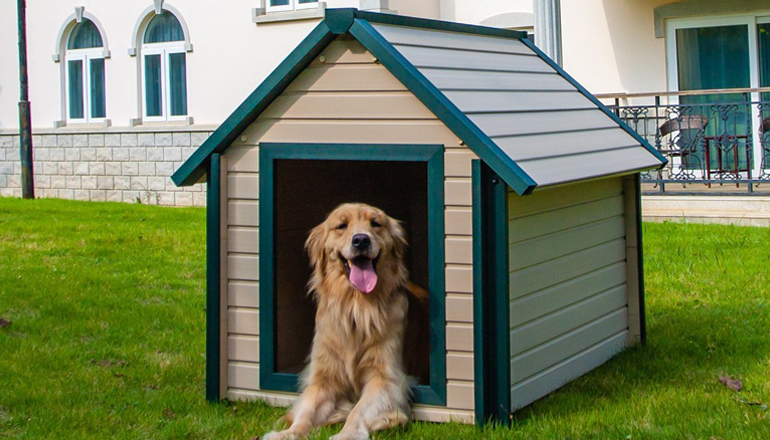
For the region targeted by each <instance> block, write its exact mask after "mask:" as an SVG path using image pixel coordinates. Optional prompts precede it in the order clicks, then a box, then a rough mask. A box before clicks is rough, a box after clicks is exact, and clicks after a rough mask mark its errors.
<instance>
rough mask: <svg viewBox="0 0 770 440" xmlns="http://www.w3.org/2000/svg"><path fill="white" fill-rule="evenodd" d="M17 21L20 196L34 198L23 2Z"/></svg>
mask: <svg viewBox="0 0 770 440" xmlns="http://www.w3.org/2000/svg"><path fill="white" fill-rule="evenodd" d="M17 8H18V9H17V14H18V21H19V89H20V97H19V141H20V142H19V153H20V154H21V196H22V197H23V198H25V199H34V198H35V184H34V178H33V172H32V121H31V118H30V113H29V91H28V89H29V84H28V83H27V19H26V5H25V0H18V3H17Z"/></svg>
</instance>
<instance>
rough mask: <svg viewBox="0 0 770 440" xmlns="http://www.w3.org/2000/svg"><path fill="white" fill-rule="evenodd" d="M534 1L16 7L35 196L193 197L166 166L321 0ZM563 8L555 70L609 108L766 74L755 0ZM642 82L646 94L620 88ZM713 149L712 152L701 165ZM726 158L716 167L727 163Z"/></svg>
mask: <svg viewBox="0 0 770 440" xmlns="http://www.w3.org/2000/svg"><path fill="white" fill-rule="evenodd" d="M532 1H533V0H508V1H503V0H473V1H471V0H421V1H409V0H390V1H388V0H328V1H326V2H312V1H308V0H229V1H227V2H200V1H193V0H174V1H173V2H166V1H163V0H155V1H150V0H127V1H123V2H100V1H96V0H77V1H76V0H60V1H56V2H39V1H31V2H28V5H27V38H28V63H29V85H30V101H31V103H32V104H31V106H32V127H33V133H34V135H35V136H34V152H35V185H36V187H37V194H38V196H42V197H61V198H75V199H82V200H115V201H126V202H132V201H137V200H141V201H142V202H144V203H158V204H165V205H193V204H195V205H201V204H203V203H204V201H205V197H204V196H203V194H202V192H201V188H200V187H193V188H188V189H185V190H184V191H183V190H181V189H178V188H176V187H175V186H174V185H173V184H172V183H171V181H170V180H169V179H168V176H170V175H171V173H172V172H173V171H174V169H175V168H176V167H177V166H179V165H180V164H181V163H182V162H183V160H184V159H185V158H186V156H187V155H189V154H190V153H191V152H192V151H193V150H194V148H195V147H197V146H198V145H200V143H201V142H202V141H203V140H204V139H205V138H206V136H207V135H208V134H209V133H210V132H211V131H213V129H214V128H215V127H216V126H217V125H218V124H219V123H221V122H222V121H223V119H224V118H225V117H226V116H227V115H228V114H229V113H230V112H231V111H232V110H233V109H234V108H235V107H236V106H237V105H238V104H239V103H240V101H241V99H242V97H243V96H246V95H248V93H249V92H251V91H252V90H253V89H254V88H255V87H256V86H257V85H258V84H260V82H261V81H262V80H263V79H264V78H265V77H266V75H267V74H268V73H269V72H271V71H272V69H273V68H275V66H277V65H278V63H279V62H280V61H281V60H282V59H283V58H284V57H285V56H286V55H287V54H288V52H289V50H290V49H291V48H293V47H295V46H296V45H297V43H298V42H299V41H300V40H301V39H302V38H303V36H304V35H306V34H307V33H308V32H309V30H310V29H311V28H312V27H313V26H315V25H316V23H317V22H318V21H319V20H320V18H321V17H322V16H323V14H324V10H325V8H338V7H356V8H360V9H370V10H376V11H386V12H388V11H389V12H392V13H398V14H402V15H410V16H417V17H426V18H434V19H441V20H448V21H458V22H464V23H471V24H484V25H488V26H498V27H506V28H514V29H520V30H526V31H528V32H533V31H534V23H535V20H534V17H533V4H532ZM535 1H543V0H535ZM557 3H558V2H557ZM0 11H2V13H0V57H2V58H0V59H3V60H13V61H12V62H6V63H3V65H2V68H0V195H6V196H13V195H19V194H20V189H19V175H20V165H19V160H18V156H19V153H18V136H17V135H18V110H17V102H18V87H19V85H18V84H19V83H18V68H17V64H16V62H15V60H17V59H18V55H17V38H16V2H15V1H14V0H0ZM560 18H561V29H560V32H561V42H562V49H563V67H564V68H565V69H566V70H567V71H568V72H569V73H570V74H571V75H572V76H574V77H575V78H576V79H577V80H578V81H579V82H580V83H581V84H583V85H584V86H585V87H586V88H587V89H588V90H589V91H591V92H592V93H595V94H599V95H600V96H601V95H603V94H605V95H604V97H605V98H606V101H605V102H607V103H608V104H616V103H617V104H618V105H620V106H623V105H630V106H640V105H641V106H650V105H655V102H656V98H655V97H656V96H658V97H659V98H658V101H659V103H660V104H662V105H664V106H665V105H677V106H680V105H681V104H693V103H702V102H712V101H718V100H720V99H721V100H725V99H734V98H735V97H736V96H737V97H740V96H741V95H740V94H739V95H735V94H732V95H730V94H725V95H727V97H726V98H725V97H724V96H723V97H721V98H716V97H714V96H713V95H711V97H706V98H703V97H700V98H685V99H679V98H678V97H676V96H673V97H669V96H666V95H665V94H664V93H663V92H669V91H678V90H691V89H714V88H717V89H724V88H736V87H738V88H749V87H760V86H763V85H765V84H767V81H769V80H770V79H769V78H770V68H768V67H767V66H770V56H768V55H770V52H768V50H770V49H768V47H770V46H769V45H768V42H770V40H768V39H767V38H768V37H767V36H768V33H767V30H769V29H770V2H768V1H766V0H732V1H726V0H689V1H679V2H675V1H671V0H640V1H630V0H629V1H618V0H584V1H579V2H578V1H563V2H561V14H560ZM551 31H552V32H556V30H551ZM536 43H537V41H536ZM725 66H729V68H726V67H725ZM640 92H650V94H649V95H646V96H634V95H629V94H635V93H640ZM747 93H748V94H747V95H746V96H747V97H749V98H750V99H751V100H752V101H754V102H756V103H757V105H755V106H753V107H751V108H749V109H748V110H746V111H743V112H742V113H740V115H739V116H738V117H743V116H744V115H746V119H747V120H749V119H750V120H751V121H758V119H757V118H759V120H760V122H761V119H762V114H761V113H762V112H761V111H760V108H759V107H758V103H759V101H760V99H761V96H760V95H759V94H758V93H756V92H755V93H753V94H752V93H750V92H747ZM616 98H617V101H616V100H615V99H616ZM688 99H689V101H688ZM677 108H679V107H677ZM672 109H674V110H676V108H674V107H665V108H664V109H663V111H664V112H669V111H670V110H672ZM621 110H623V109H619V110H618V113H619V114H620V113H621ZM656 111H658V112H660V109H658V110H656ZM667 119H671V118H670V114H668V113H665V114H660V113H656V114H655V117H653V118H647V119H645V120H644V121H643V122H642V124H643V126H641V129H640V131H646V135H648V137H650V140H651V141H652V142H656V139H655V137H656V136H657V137H660V133H659V131H660V130H658V128H659V127H660V126H661V125H662V124H663V123H664V122H665V121H666V120H667ZM630 122H632V123H634V122H638V121H630ZM761 125H762V124H761V123H751V124H748V125H747V124H743V125H741V126H740V127H737V128H736V130H738V131H746V132H749V133H751V134H752V135H753V137H752V140H751V145H749V141H748V140H746V139H744V138H745V137H746V136H744V135H741V136H742V137H741V139H744V140H743V141H741V142H743V144H741V145H739V146H738V147H739V148H744V149H746V150H747V151H748V154H751V155H753V156H754V157H753V160H752V161H751V166H749V165H747V160H748V159H746V158H744V157H743V156H741V157H739V158H738V160H737V162H738V166H733V168H736V169H739V170H738V174H740V173H741V171H740V169H744V168H745V169H749V168H751V169H752V170H753V174H752V176H751V177H752V178H755V177H757V176H759V175H762V173H763V172H764V168H763V166H764V165H763V164H764V158H765V154H764V153H765V150H764V147H763V144H762V142H760V141H761V138H762V135H763V133H762V132H760V130H761ZM714 126H716V123H712V124H711V127H714ZM635 128H637V129H639V128H640V127H639V126H637V127H635ZM704 135H705V136H707V137H708V133H704ZM712 137H713V136H712ZM657 141H658V142H661V141H660V139H657ZM665 142H666V139H663V141H662V143H663V144H665ZM707 148H712V149H713V148H715V147H713V145H712V146H711V147H707ZM716 148H722V147H720V146H717V147H716ZM723 149H724V148H723ZM730 151H732V150H730ZM722 153H723V152H722V151H716V152H712V154H711V159H710V160H712V161H713V160H715V159H714V158H715V157H717V156H718V157H721V154H722ZM744 155H745V154H744ZM701 156H702V154H701ZM701 156H697V157H700V159H701V162H702V161H703V158H702V157H701ZM693 157H696V156H693ZM675 162H676V161H675ZM725 163H727V164H728V165H725V164H721V162H720V165H719V166H720V167H721V168H725V167H727V168H729V167H730V166H732V165H729V160H728V161H727V162H725ZM741 164H743V165H741ZM733 165H734V164H733ZM710 167H711V165H710V164H708V165H707V166H706V168H709V170H707V169H706V168H704V167H701V168H702V169H701V170H700V173H701V177H702V175H703V174H704V173H708V174H709V176H710V175H711V174H713V173H711V172H710ZM685 168H686V167H685ZM721 171H724V170H721ZM741 177H743V178H746V177H748V176H746V173H745V172H743V174H741Z"/></svg>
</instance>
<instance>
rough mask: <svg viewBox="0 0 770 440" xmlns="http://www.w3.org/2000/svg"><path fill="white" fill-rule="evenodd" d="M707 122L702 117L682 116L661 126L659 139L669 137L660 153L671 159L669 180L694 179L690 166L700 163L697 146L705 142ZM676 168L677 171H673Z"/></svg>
mask: <svg viewBox="0 0 770 440" xmlns="http://www.w3.org/2000/svg"><path fill="white" fill-rule="evenodd" d="M708 122H709V121H708V117H706V116H703V115H682V116H680V117H678V118H672V119H669V120H667V121H666V122H664V123H663V124H661V126H660V129H659V133H660V137H661V138H664V137H666V136H669V139H668V141H667V142H664V143H663V145H662V146H661V153H663V154H664V155H665V156H667V157H669V158H670V159H671V173H672V175H671V178H673V179H682V180H690V179H692V178H694V177H695V176H694V174H693V168H692V166H693V165H696V164H697V163H698V162H700V161H701V158H700V157H698V146H699V145H701V144H702V143H704V141H705V135H706V126H707V125H708ZM675 133H678V136H676V135H675ZM677 158H678V159H679V161H678V162H679V163H678V164H677V163H676V162H677V161H676V159H677ZM677 166H678V168H679V169H678V171H674V170H675V167H677Z"/></svg>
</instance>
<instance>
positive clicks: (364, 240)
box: [352, 234, 372, 251]
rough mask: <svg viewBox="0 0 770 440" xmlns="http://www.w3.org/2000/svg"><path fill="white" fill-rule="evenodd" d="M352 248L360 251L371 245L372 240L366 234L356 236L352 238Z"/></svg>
mask: <svg viewBox="0 0 770 440" xmlns="http://www.w3.org/2000/svg"><path fill="white" fill-rule="evenodd" d="M352 243H353V247H354V248H356V249H358V250H359V251H362V250H364V249H366V248H368V247H369V246H371V245H372V239H371V238H369V236H368V235H366V234H356V235H354V236H353V241H352Z"/></svg>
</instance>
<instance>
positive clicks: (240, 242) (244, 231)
mask: <svg viewBox="0 0 770 440" xmlns="http://www.w3.org/2000/svg"><path fill="white" fill-rule="evenodd" d="M227 250H228V251H230V252H238V253H250V254H257V253H259V229H257V228H254V227H242V226H231V227H229V228H228V229H227Z"/></svg>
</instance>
